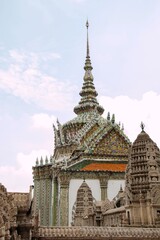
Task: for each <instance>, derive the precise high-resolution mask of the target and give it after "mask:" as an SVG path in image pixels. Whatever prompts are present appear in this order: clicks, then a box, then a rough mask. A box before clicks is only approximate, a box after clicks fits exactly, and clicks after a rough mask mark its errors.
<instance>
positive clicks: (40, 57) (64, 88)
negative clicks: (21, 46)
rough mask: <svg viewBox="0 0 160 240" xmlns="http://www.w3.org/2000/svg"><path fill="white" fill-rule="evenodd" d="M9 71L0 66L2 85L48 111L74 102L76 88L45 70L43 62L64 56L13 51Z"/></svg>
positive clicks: (1, 86)
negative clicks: (73, 94) (73, 93)
mask: <svg viewBox="0 0 160 240" xmlns="http://www.w3.org/2000/svg"><path fill="white" fill-rule="evenodd" d="M9 54H10V62H9V65H8V69H7V70H2V69H0V88H1V89H3V90H5V91H7V92H9V93H11V94H13V95H15V96H17V97H20V98H21V99H23V100H24V101H25V102H29V103H35V104H36V105H38V106H40V107H42V108H44V109H47V110H59V109H61V110H62V109H63V110H66V109H67V108H68V107H70V103H71V102H72V95H71V92H73V91H74V89H75V87H74V86H73V84H71V83H70V82H65V83H64V82H62V81H60V80H59V79H57V78H54V77H52V76H49V75H47V74H45V73H43V71H42V69H41V63H42V62H41V61H49V60H51V59H55V58H56V59H57V58H60V56H59V55H58V54H55V53H43V54H42V53H39V54H36V53H24V52H20V51H17V50H12V51H10V52H9Z"/></svg>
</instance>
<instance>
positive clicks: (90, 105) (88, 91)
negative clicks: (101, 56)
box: [74, 21, 104, 115]
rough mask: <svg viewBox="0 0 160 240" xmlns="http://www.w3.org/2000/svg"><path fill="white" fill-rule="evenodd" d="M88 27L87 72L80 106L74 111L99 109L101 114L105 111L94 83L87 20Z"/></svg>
mask: <svg viewBox="0 0 160 240" xmlns="http://www.w3.org/2000/svg"><path fill="white" fill-rule="evenodd" d="M86 27H87V54H86V61H85V66H84V70H85V74H84V78H83V79H84V82H83V86H82V90H81V92H80V93H79V94H80V96H81V97H82V98H81V100H80V102H79V104H78V106H76V107H75V108H74V112H75V113H76V114H77V115H79V114H82V113H88V112H91V111H95V110H97V112H98V113H99V114H100V115H101V114H102V113H103V112H104V109H103V107H102V106H100V105H99V103H98V101H97V98H96V97H97V96H98V93H97V91H96V90H95V86H94V83H93V75H92V69H93V68H92V65H91V60H90V53H89V40H88V27H89V23H88V21H87V22H86Z"/></svg>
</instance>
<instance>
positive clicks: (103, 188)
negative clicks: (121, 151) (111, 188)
mask: <svg viewBox="0 0 160 240" xmlns="http://www.w3.org/2000/svg"><path fill="white" fill-rule="evenodd" d="M99 181H100V188H101V201H105V200H106V199H107V197H108V196H107V188H108V177H106V176H102V177H100V178H99Z"/></svg>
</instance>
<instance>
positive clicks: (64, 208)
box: [59, 173, 70, 226]
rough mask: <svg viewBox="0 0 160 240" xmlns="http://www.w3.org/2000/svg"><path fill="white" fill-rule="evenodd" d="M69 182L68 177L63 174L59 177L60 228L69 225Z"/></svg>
mask: <svg viewBox="0 0 160 240" xmlns="http://www.w3.org/2000/svg"><path fill="white" fill-rule="evenodd" d="M69 182H70V177H69V176H68V175H67V174H65V173H63V175H61V176H60V206H59V211H60V226H68V225H69V222H68V220H69Z"/></svg>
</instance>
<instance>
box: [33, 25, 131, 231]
mask: <svg viewBox="0 0 160 240" xmlns="http://www.w3.org/2000/svg"><path fill="white" fill-rule="evenodd" d="M86 26H87V30H88V22H87V24H86ZM84 70H85V74H84V81H83V86H82V90H81V92H80V96H81V99H80V102H79V104H78V105H77V106H75V108H74V112H75V114H76V117H75V118H74V119H72V120H70V121H68V122H67V123H65V124H63V125H62V124H60V122H59V121H57V128H56V127H55V126H53V128H54V136H55V148H54V154H53V157H52V158H51V162H50V163H48V161H45V162H44V163H43V162H42V160H41V161H40V163H39V162H38V161H37V165H36V166H35V167H34V168H33V175H34V191H35V202H34V211H35V214H37V215H39V217H40V223H41V225H44V226H56V225H58V226H68V225H70V224H71V222H69V208H70V209H71V208H72V207H73V206H69V202H70V198H71V196H69V191H70V185H71V184H72V183H73V181H74V180H76V179H82V180H83V179H84V178H85V179H86V180H87V179H94V180H97V181H98V184H99V188H100V191H101V196H100V200H105V199H106V198H107V185H108V181H109V180H111V179H112V180H118V179H124V173H125V168H126V165H127V161H128V153H129V148H130V146H131V143H130V141H129V139H128V138H127V136H126V135H125V134H124V132H123V129H121V128H120V126H119V124H116V122H115V117H114V115H113V116H112V118H110V115H109V114H108V117H107V119H105V118H103V117H102V113H103V111H104V109H103V107H101V106H100V105H99V103H98V101H97V95H98V94H97V92H96V90H95V86H94V83H93V75H92V65H91V60H90V53H89V42H88V31H87V54H86V61H85V66H84ZM74 191H77V189H74Z"/></svg>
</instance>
